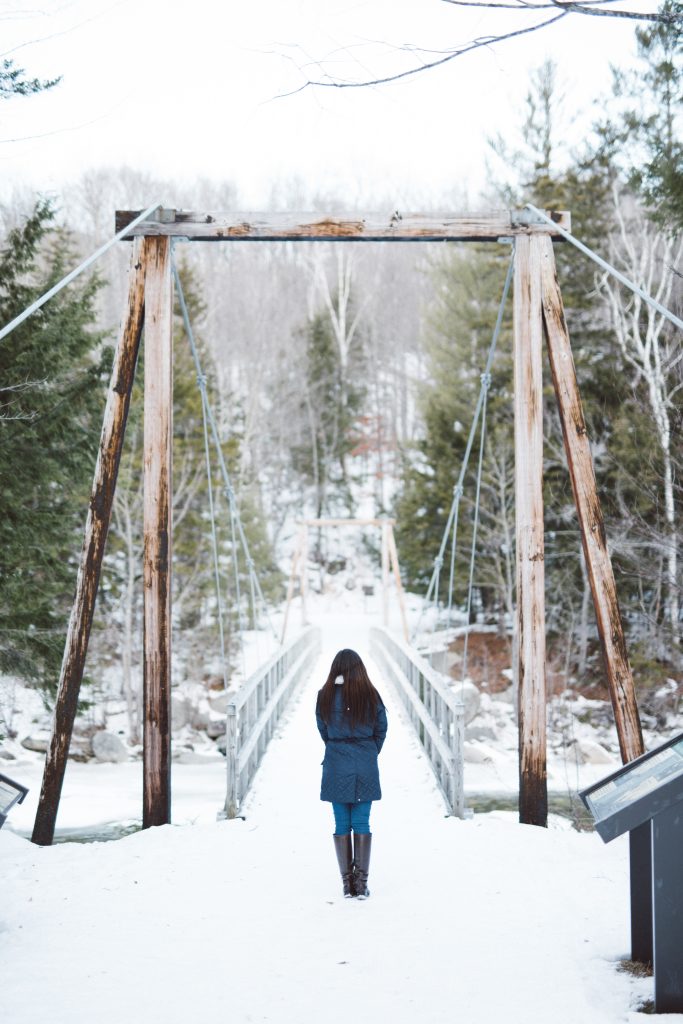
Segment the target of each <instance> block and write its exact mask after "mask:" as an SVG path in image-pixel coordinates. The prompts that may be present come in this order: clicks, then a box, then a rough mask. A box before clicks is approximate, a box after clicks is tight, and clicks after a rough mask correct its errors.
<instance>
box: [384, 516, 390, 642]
mask: <svg viewBox="0 0 683 1024" xmlns="http://www.w3.org/2000/svg"><path fill="white" fill-rule="evenodd" d="M389 530H390V527H389V525H388V524H387V523H386V522H384V523H382V622H383V624H384V628H385V629H386V628H387V626H388V625H389Z"/></svg>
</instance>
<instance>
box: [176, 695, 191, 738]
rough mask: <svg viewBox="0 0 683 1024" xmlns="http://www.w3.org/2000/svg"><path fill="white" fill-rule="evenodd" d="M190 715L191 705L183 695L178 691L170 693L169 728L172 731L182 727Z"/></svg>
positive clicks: (186, 723) (187, 721)
mask: <svg viewBox="0 0 683 1024" xmlns="http://www.w3.org/2000/svg"><path fill="white" fill-rule="evenodd" d="M191 716H192V707H191V705H190V703H189V701H188V700H186V699H185V697H181V696H180V694H178V693H172V694H171V728H172V729H173V732H177V731H178V730H179V729H184V728H185V726H186V725H188V724H189V722H190V718H191Z"/></svg>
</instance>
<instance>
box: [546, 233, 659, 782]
mask: <svg viewBox="0 0 683 1024" xmlns="http://www.w3.org/2000/svg"><path fill="white" fill-rule="evenodd" d="M538 245H539V248H540V250H541V280H542V291H543V294H542V302H543V322H544V327H545V336H546V342H547V346H548V356H549V359H550V370H551V373H552V378H553V386H554V388H555V395H556V398H557V404H558V407H559V411H560V422H561V424H562V434H563V437H564V446H565V450H566V453H567V465H568V467H569V476H570V478H571V482H572V490H573V492H574V501H575V503H576V511H577V514H578V519H579V528H580V530H581V543H582V545H583V553H584V556H585V559H586V569H587V571H588V579H589V581H590V588H591V594H592V595H593V605H594V607H595V618H596V622H597V627H598V634H599V637H600V645H601V648H602V655H603V660H604V665H605V673H606V675H607V684H608V687H609V692H610V697H611V700H612V707H613V708H614V718H615V721H616V726H617V734H618V736H619V747H620V750H621V757H622V760H623V761H624V763H626V762H627V761H631V760H633V758H635V757H640V755H641V754H642V753H644V749H645V748H644V746H643V733H642V728H641V723H640V715H639V713H638V703H637V700H636V693H635V686H634V683H633V674H632V672H631V666H630V664H629V660H628V654H627V650H626V639H625V637H624V628H623V624H622V621H621V614H620V611H619V602H618V599H617V588H616V583H615V580H614V572H613V569H612V562H611V560H610V556H609V551H608V548H607V537H606V534H605V524H604V520H603V515H602V508H601V506H600V499H599V497H598V490H597V484H596V481H595V471H594V468H593V458H592V455H591V450H590V443H589V440H588V433H587V430H586V421H585V419H584V415H583V408H582V405H581V396H580V394H579V386H578V382H577V379H576V370H575V367H574V359H573V356H572V350H571V343H570V339H569V331H568V329H567V322H566V319H565V315H564V307H563V303H562V295H561V292H560V286H559V283H558V280H557V271H556V267H555V256H554V253H553V246H552V242H551V241H550V239H547V238H543V239H539V241H538Z"/></svg>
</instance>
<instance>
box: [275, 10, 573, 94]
mask: <svg viewBox="0 0 683 1024" xmlns="http://www.w3.org/2000/svg"><path fill="white" fill-rule="evenodd" d="M477 6H478V5H477ZM569 13H570V12H569V11H564V10H563V11H561V13H560V14H556V15H555V16H554V17H552V18H547V19H546V20H545V21H540V22H538V24H536V25H530V26H528V27H527V28H521V29H517V30H515V31H514V32H506V33H505V34H503V35H495V36H480V37H479V38H478V39H473V40H472V41H471V42H469V43H467V44H466V45H465V46H462V47H460V48H459V49H456V50H451V51H449V52H448V53H446V55H445V56H444V57H439V59H438V60H432V61H425V62H424V63H423V64H420V65H419V66H418V67H416V68H409V69H408V70H407V71H398V72H397V73H396V74H395V75H386V76H385V77H383V78H373V79H367V80H365V81H363V82H337V81H334V80H333V79H329V80H328V81H320V80H314V79H309V81H307V82H304V83H303V85H300V86H299V88H298V89H291V90H290V91H289V92H283V93H280V95H279V96H278V97H276V98H277V99H285V98H286V97H288V96H295V95H296V94H297V93H299V92H303V90H304V89H307V88H308V87H309V86H311V85H313V86H320V87H323V88H327V89H363V88H367V86H370V85H386V84H387V83H388V82H397V81H399V80H400V79H402V78H409V77H410V76H411V75H417V74H420V73H421V72H422V71H429V70H431V69H432V68H437V67H439V66H440V65H441V64H447V63H448V62H449V61H451V60H455V58H456V57H462V56H463V55H464V54H465V53H470V52H471V51H472V50H480V49H483V48H484V47H487V46H492V45H493V44H494V43H502V42H505V41H506V40H508V39H514V38H515V37H517V36H524V35H528V33H530V32H537V31H538V29H541V28H545V27H546V25H552V24H553V22H556V21H561V20H562V18H566V16H567V14H569Z"/></svg>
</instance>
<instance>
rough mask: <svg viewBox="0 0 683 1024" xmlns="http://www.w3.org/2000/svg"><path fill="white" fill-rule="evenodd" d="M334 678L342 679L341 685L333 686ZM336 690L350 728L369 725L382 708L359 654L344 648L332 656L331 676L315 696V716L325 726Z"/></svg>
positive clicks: (379, 698) (380, 700) (330, 713)
mask: <svg viewBox="0 0 683 1024" xmlns="http://www.w3.org/2000/svg"><path fill="white" fill-rule="evenodd" d="M337 676H343V677H344V682H343V683H335V679H336V678H337ZM337 689H342V691H343V694H344V707H345V708H346V714H347V715H348V718H349V721H350V723H351V725H352V726H354V725H361V724H362V723H365V722H372V721H373V720H374V718H375V715H376V713H377V708H378V707H379V706H380V705H382V706H383V705H384V702H383V700H382V698H381V697H380V695H379V693H378V692H377V690H376V689H375V687H374V686H373V685H372V683H371V682H370V677H369V676H368V673H367V669H366V668H365V665H364V664H363V661H362V659H361V657H360V655H359V654H356V652H355V651H351V650H349V649H348V648H346V647H345V648H344V650H343V651H339V652H338V653H337V654H335V656H334V660H333V662H332V666H331V668H330V674H329V675H328V677H327V679H326V680H325V685H324V686H323V688H322V690H321V691H320V693H319V694H318V712H319V714H320V716H321V717H322V719H323V721H324V722H329V721H330V718H331V716H332V710H333V708H334V695H335V691H336V690H337Z"/></svg>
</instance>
